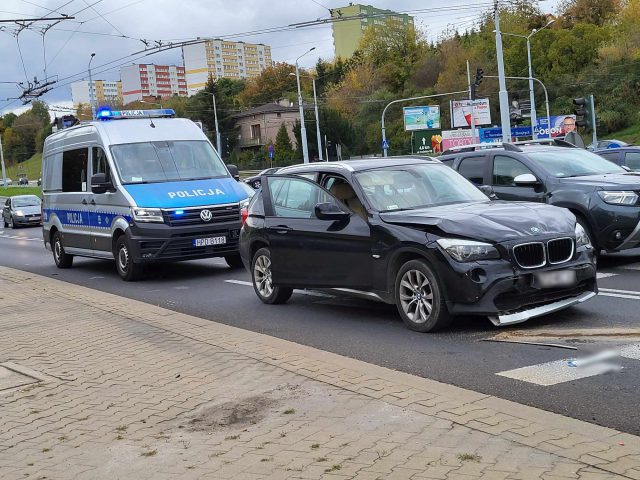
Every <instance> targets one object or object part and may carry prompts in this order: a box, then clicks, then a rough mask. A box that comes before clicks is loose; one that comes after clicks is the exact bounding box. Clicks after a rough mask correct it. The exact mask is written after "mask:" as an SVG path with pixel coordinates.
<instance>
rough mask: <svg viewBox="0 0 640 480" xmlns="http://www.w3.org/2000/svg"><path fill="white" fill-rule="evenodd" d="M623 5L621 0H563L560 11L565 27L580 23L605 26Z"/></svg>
mask: <svg viewBox="0 0 640 480" xmlns="http://www.w3.org/2000/svg"><path fill="white" fill-rule="evenodd" d="M621 6H622V1H621V0H563V1H562V2H561V3H560V5H559V7H558V11H559V13H560V16H561V17H562V22H563V25H564V26H565V27H569V28H571V27H573V26H575V25H576V24H578V23H589V24H592V25H597V26H598V27H601V26H603V25H604V24H605V23H606V22H607V21H608V20H609V19H611V18H612V17H614V16H615V15H616V14H617V13H618V11H619V10H620V8H621Z"/></svg>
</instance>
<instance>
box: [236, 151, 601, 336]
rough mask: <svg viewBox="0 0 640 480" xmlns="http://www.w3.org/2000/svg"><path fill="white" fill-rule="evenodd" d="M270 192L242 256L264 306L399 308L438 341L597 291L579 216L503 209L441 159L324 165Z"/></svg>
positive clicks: (257, 210)
mask: <svg viewBox="0 0 640 480" xmlns="http://www.w3.org/2000/svg"><path fill="white" fill-rule="evenodd" d="M261 184H262V188H261V190H259V191H258V193H257V194H256V195H255V196H254V197H253V199H252V200H251V203H250V205H249V207H248V211H247V212H244V213H243V218H244V219H245V222H244V225H243V227H242V230H241V232H240V253H241V256H242V260H243V263H244V264H245V267H246V268H247V269H248V270H249V272H250V273H251V276H252V279H253V285H254V290H255V292H256V294H257V295H258V297H259V298H260V300H262V301H263V302H264V303H283V302H286V301H287V300H288V299H289V297H290V296H291V294H292V291H293V290H292V289H294V288H310V289H327V288H329V289H338V290H341V291H342V292H346V293H350V294H356V295H360V296H364V297H366V298H371V299H375V300H379V301H383V302H386V303H391V304H394V303H395V304H396V305H397V308H398V311H399V313H400V316H401V317H402V319H403V321H404V322H405V324H406V325H407V326H408V327H409V328H411V329H413V330H417V331H421V332H428V331H431V330H435V329H440V328H443V327H446V326H447V325H449V323H450V322H451V320H452V318H453V317H454V316H455V315H460V314H472V315H482V316H489V317H490V319H491V321H492V322H493V323H494V324H496V325H507V324H512V323H518V322H523V321H525V320H528V319H529V318H532V317H536V316H539V315H544V314H547V313H550V312H554V311H557V310H560V309H562V308H565V307H568V306H570V305H575V304H578V303H581V302H584V301H585V300H587V299H589V298H591V297H592V296H594V295H595V294H596V292H597V286H596V270H595V265H594V257H593V249H592V247H591V245H590V244H589V241H588V237H587V236H586V234H585V232H584V230H583V229H582V227H580V225H577V224H576V219H575V217H574V215H573V214H572V213H571V212H570V211H569V210H566V209H564V208H557V207H552V206H549V205H542V204H535V203H510V202H501V201H491V200H490V199H489V198H488V197H487V196H486V195H484V194H483V193H482V192H480V190H478V189H477V188H476V187H474V186H473V185H472V184H471V183H470V182H468V181H467V180H465V179H464V178H463V177H462V176H460V175H459V174H457V173H456V172H454V171H453V170H451V169H450V168H448V167H446V166H445V165H443V164H442V163H441V162H439V161H437V160H430V159H426V160H425V158H424V157H413V158H412V157H404V158H393V159H383V160H382V159H365V160H357V161H349V162H336V163H314V164H310V165H300V166H295V167H289V168H285V169H283V170H281V171H280V172H278V174H277V175H267V176H264V177H263V178H262V181H261Z"/></svg>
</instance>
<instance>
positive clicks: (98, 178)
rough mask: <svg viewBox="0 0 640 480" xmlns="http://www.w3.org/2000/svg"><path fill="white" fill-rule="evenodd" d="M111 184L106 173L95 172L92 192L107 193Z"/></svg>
mask: <svg viewBox="0 0 640 480" xmlns="http://www.w3.org/2000/svg"><path fill="white" fill-rule="evenodd" d="M109 186H110V184H109V182H107V176H106V175H105V174H104V173H95V174H93V175H92V176H91V192H92V193H105V192H106V191H107V187H109Z"/></svg>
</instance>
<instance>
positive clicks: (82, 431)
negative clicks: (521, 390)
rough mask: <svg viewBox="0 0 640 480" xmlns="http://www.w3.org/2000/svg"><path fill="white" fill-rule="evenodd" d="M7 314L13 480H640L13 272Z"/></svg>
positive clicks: (268, 346)
mask: <svg viewBox="0 0 640 480" xmlns="http://www.w3.org/2000/svg"><path fill="white" fill-rule="evenodd" d="M212 294H214V292H212ZM0 306H1V310H0V312H1V313H0V365H2V366H0V478H2V479H24V478H47V479H71V478H78V479H116V478H122V479H164V478H175V479H191V478H194V479H195V478H198V479H199V478H203V479H204V478H209V479H227V478H229V479H231V478H233V479H237V480H240V479H255V478H270V479H279V478H357V479H376V478H380V479H393V478H398V479H409V478H411V479H444V478H447V479H454V478H455V479H466V480H470V479H475V478H483V479H505V478H512V479H539V478H542V479H567V478H583V479H605V478H636V479H640V442H639V438H638V437H634V436H631V435H627V434H621V433H619V432H617V431H614V430H610V429H607V428H602V427H598V426H594V425H591V424H587V423H584V422H580V421H577V420H573V419H570V418H566V417H562V416H560V415H556V414H552V413H548V412H544V411H541V410H537V409H535V408H530V407H525V406H522V405H519V404H515V403H512V402H508V401H505V400H501V399H498V398H495V397H491V396H487V395H482V394H479V393H476V392H472V391H468V390H464V389H460V388H457V387H453V386H450V385H445V384H441V383H438V382H434V381H431V380H425V379H422V378H419V377H415V376H412V375H408V374H404V373H399V372H395V371H392V370H388V369H385V368H383V367H378V366H375V365H371V364H367V363H364V362H360V361H357V360H352V359H349V358H346V357H342V356H339V355H335V354H331V353H327V352H324V351H320V350H317V349H314V348H310V347H306V346H301V345H298V344H295V343H291V342H287V341H284V340H280V339H277V338H273V337H268V336H265V335H261V334H257V333H253V332H248V331H245V330H240V329H237V328H234V327H229V326H226V325H222V324H218V323H213V322H210V321H205V320H202V319H199V318H195V317H191V316H188V315H183V314H179V313H175V312H172V311H169V310H165V309H163V308H159V307H155V306H153V305H148V304H145V303H141V302H137V301H133V300H128V299H126V298H122V297H117V296H115V295H110V294H107V293H103V292H100V291H97V290H91V289H88V288H83V287H79V286H74V285H71V284H68V283H64V282H60V281H57V280H53V279H49V278H46V277H41V276H37V275H33V274H29V273H25V272H21V271H17V270H12V269H8V268H0ZM275 308H277V307H275ZM354 341H358V339H354ZM425 361H428V359H425ZM541 392H542V390H541ZM541 394H542V393H541Z"/></svg>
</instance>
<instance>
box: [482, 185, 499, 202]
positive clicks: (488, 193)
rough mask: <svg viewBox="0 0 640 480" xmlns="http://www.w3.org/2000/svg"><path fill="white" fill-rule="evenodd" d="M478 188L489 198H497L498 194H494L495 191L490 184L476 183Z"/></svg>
mask: <svg viewBox="0 0 640 480" xmlns="http://www.w3.org/2000/svg"><path fill="white" fill-rule="evenodd" d="M478 190H480V191H481V192H482V193H484V194H485V195H486V196H487V197H489V199H491V200H497V199H498V196H497V195H496V192H494V191H493V187H492V186H491V185H478Z"/></svg>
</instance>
